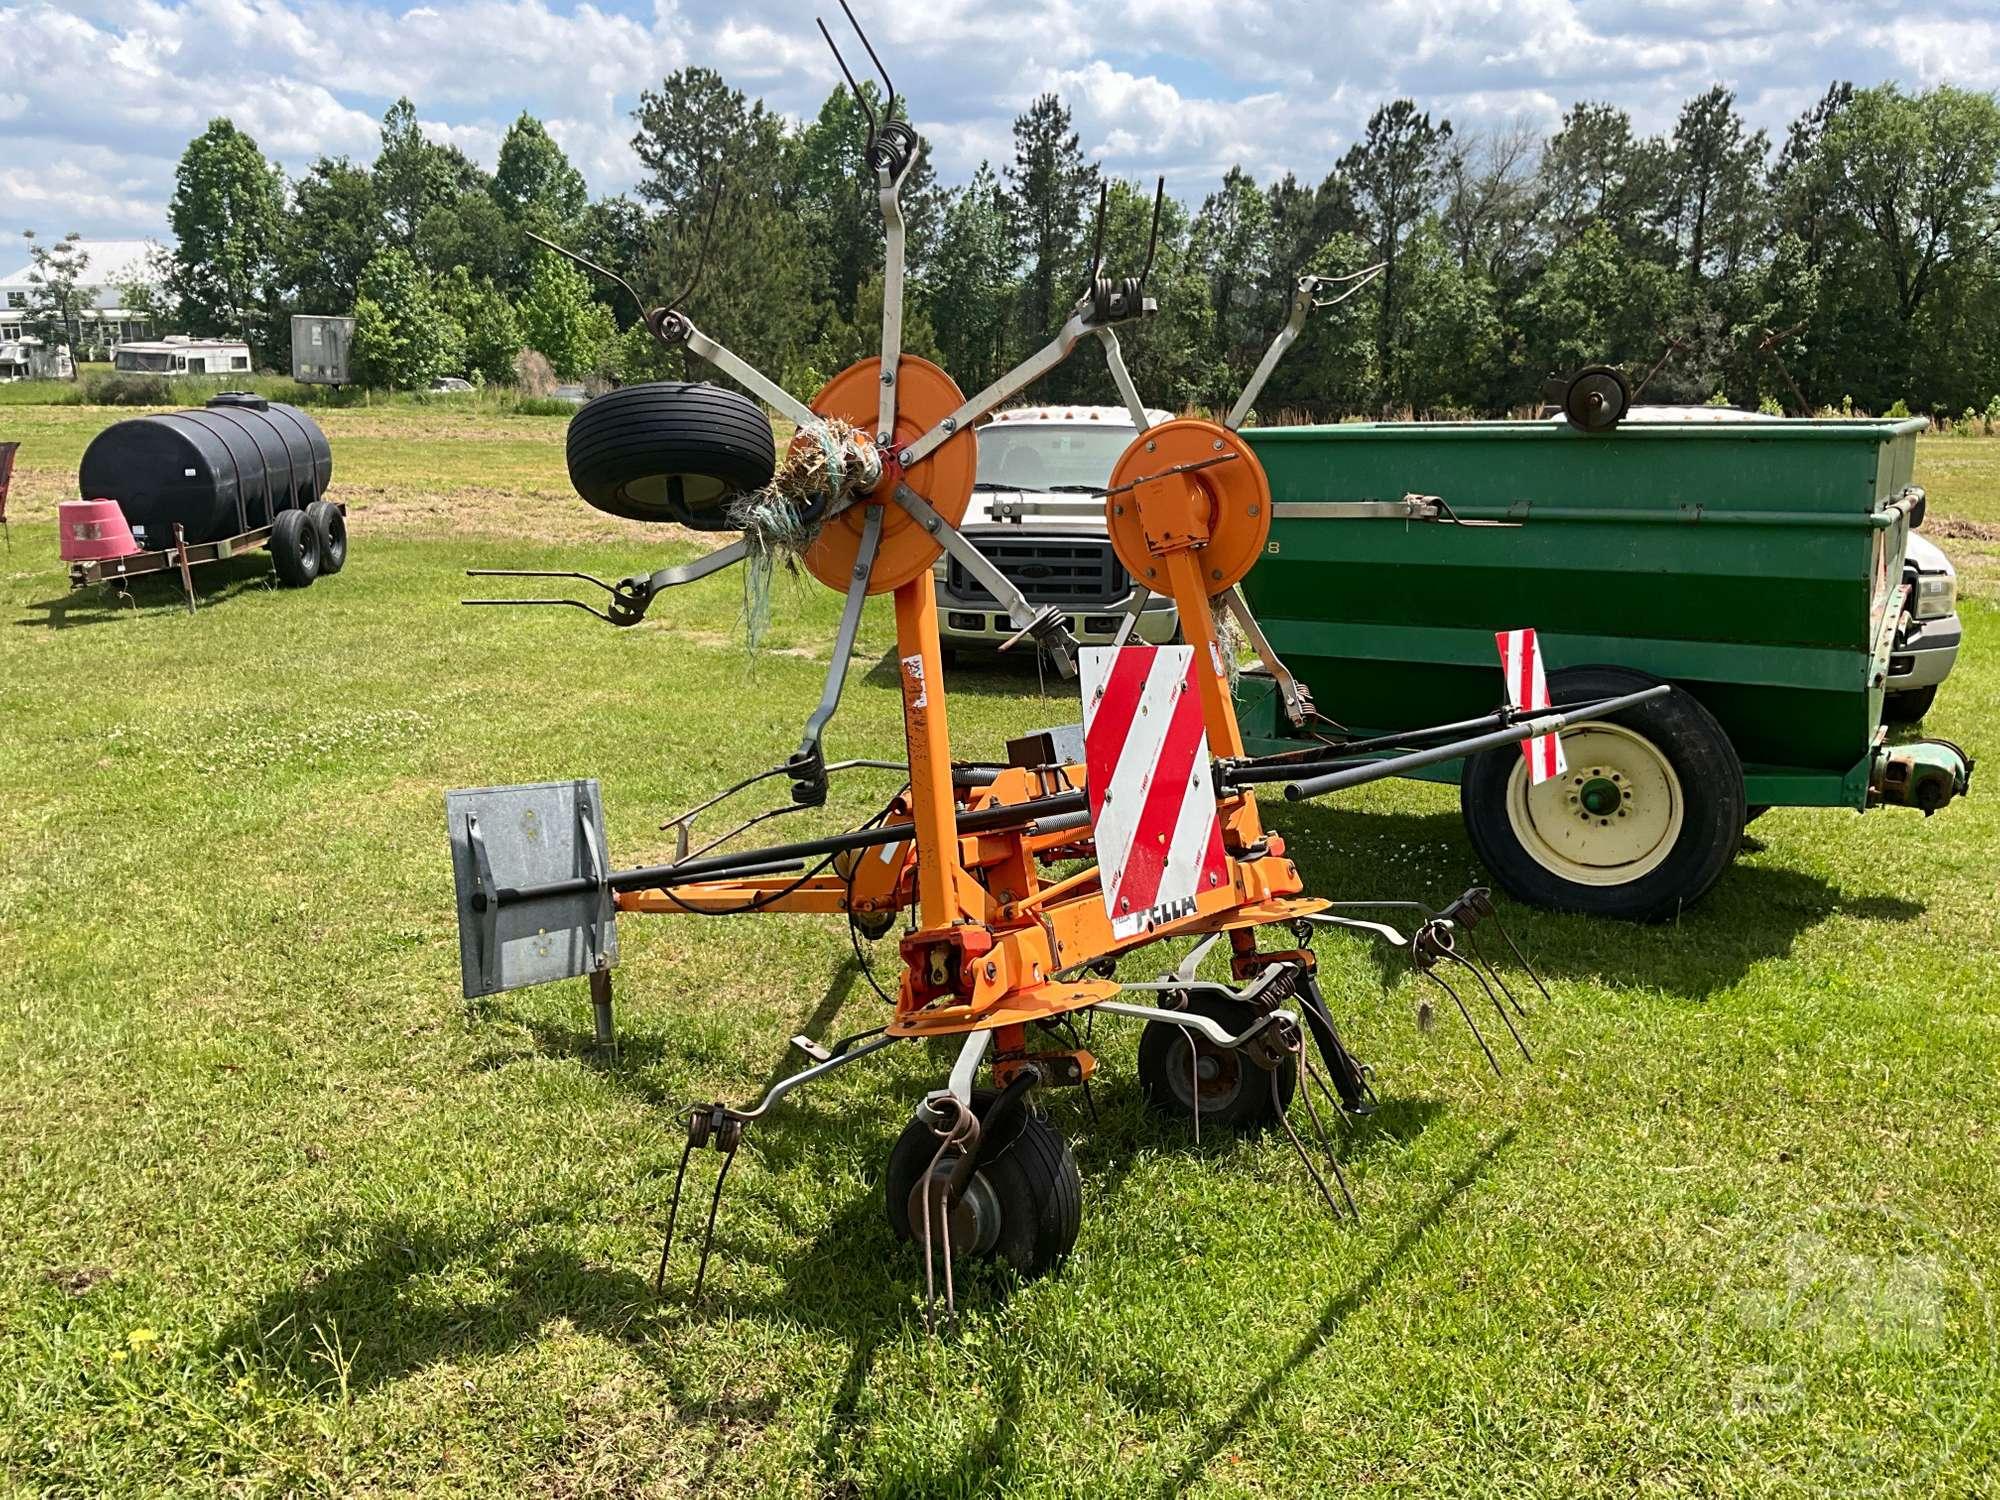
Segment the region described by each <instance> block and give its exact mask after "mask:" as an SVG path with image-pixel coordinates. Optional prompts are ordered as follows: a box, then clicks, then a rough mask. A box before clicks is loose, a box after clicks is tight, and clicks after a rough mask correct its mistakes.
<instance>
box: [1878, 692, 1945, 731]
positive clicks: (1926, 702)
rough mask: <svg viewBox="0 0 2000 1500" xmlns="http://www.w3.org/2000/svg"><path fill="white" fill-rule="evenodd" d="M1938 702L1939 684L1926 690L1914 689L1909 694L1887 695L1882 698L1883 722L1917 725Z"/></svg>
mask: <svg viewBox="0 0 2000 1500" xmlns="http://www.w3.org/2000/svg"><path fill="white" fill-rule="evenodd" d="M1935 702H1937V684H1936V683H1932V684H1931V685H1930V686H1929V687H1926V688H1912V689H1910V691H1909V692H1907V693H1885V694H1883V696H1882V722H1883V723H1885V724H1916V723H1919V722H1921V721H1922V719H1923V717H1924V715H1925V714H1927V713H1929V712H1930V711H1931V705H1932V704H1933V703H1935Z"/></svg>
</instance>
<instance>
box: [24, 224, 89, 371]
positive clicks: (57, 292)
mask: <svg viewBox="0 0 2000 1500" xmlns="http://www.w3.org/2000/svg"><path fill="white" fill-rule="evenodd" d="M22 238H23V239H25V240H26V241H27V242H28V306H27V309H26V312H25V315H24V316H23V317H22V319H21V322H22V326H23V327H24V328H26V329H27V331H28V332H29V333H31V334H32V335H34V337H36V338H38V339H40V340H41V341H42V345H43V347H44V348H45V349H46V350H47V351H48V352H49V353H51V354H53V353H55V351H56V350H57V349H58V348H60V347H63V346H67V347H68V348H69V351H70V353H71V354H72V355H73V356H75V358H76V359H77V360H81V359H82V358H83V312H84V309H85V308H87V307H89V306H90V289H89V288H88V287H86V286H85V285H84V284H83V277H84V275H85V273H86V271H87V270H88V269H89V258H88V257H87V256H86V255H85V254H84V251H83V245H82V236H81V235H79V234H77V233H76V232H75V231H74V230H72V231H70V233H68V234H66V235H64V236H63V237H62V238H61V239H59V240H57V241H56V242H55V243H54V244H53V245H43V244H39V243H37V241H36V239H35V231H34V230H32V229H29V230H24V231H23V232H22ZM70 378H71V379H74V378H76V370H75V368H74V365H72V368H71V370H70Z"/></svg>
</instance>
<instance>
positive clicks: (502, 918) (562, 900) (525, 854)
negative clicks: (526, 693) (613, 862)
mask: <svg viewBox="0 0 2000 1500" xmlns="http://www.w3.org/2000/svg"><path fill="white" fill-rule="evenodd" d="M444 806H445V821H446V823H447V824H448V825H449V827H450V831H451V871H452V878H453V881H454V883H455V884H456V886H457V902H458V957H459V968H460V971H461V973H462V976H463V981H464V988H465V996H466V998H467V999H468V1000H470V999H474V998H476V997H478V996H480V995H493V994H498V993H499V992H500V991H502V990H516V989H520V988H522V987H523V986H524V985H530V984H547V983H548V982H549V981H551V980H556V979H574V978H577V977H579V976H581V975H585V974H588V973H590V972H591V970H592V969H594V968H596V967H597V964H598V960H599V959H600V958H602V959H603V961H604V963H605V964H606V965H607V966H609V965H612V964H615V963H617V961H618V929H617V926H616V924H615V908H614V907H613V906H612V902H611V895H610V891H609V889H608V888H607V887H606V886H604V885H603V884H602V883H601V882H602V881H603V879H604V877H605V876H606V875H607V874H608V873H609V868H608V866H607V864H606V862H605V852H604V851H605V842H604V803H603V801H602V799H601V798H600V797H599V795H598V784H597V782H596V781H594V780H590V781H543V782H535V783H531V784H529V785H526V786H494V787H474V788H466V789H463V790H460V791H455V792H446V793H445V798H444ZM578 876H582V877H586V878H588V879H591V880H593V881H596V882H599V884H597V885H595V886H594V887H593V888H592V889H590V890H587V891H583V892H580V893H578V894H575V895H567V896H550V897H546V898H543V899H540V900H535V901H523V902H520V903H517V904H514V905H510V906H507V907H504V908H501V907H497V906H495V905H494V904H492V902H491V901H490V900H489V901H487V903H486V905H485V910H484V911H481V910H479V909H478V908H476V907H475V906H474V904H473V898H474V896H475V895H477V894H482V893H483V894H485V895H486V896H488V897H490V896H491V894H492V892H493V891H494V890H495V889H496V888H499V887H522V886H530V885H539V884H543V883H545V882H549V881H557V880H572V879H575V878H577V877H578Z"/></svg>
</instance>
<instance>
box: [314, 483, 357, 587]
mask: <svg viewBox="0 0 2000 1500" xmlns="http://www.w3.org/2000/svg"><path fill="white" fill-rule="evenodd" d="M306 519H307V520H309V521H311V522H312V525H313V530H314V531H317V532H318V533H319V576H320V577H322V578H328V577H331V576H332V575H333V574H335V573H338V572H339V571H340V570H341V569H342V568H344V567H346V566H347V517H345V516H343V515H342V514H341V513H340V507H339V506H338V505H335V504H334V503H333V502H332V501H331V500H315V501H313V502H312V504H310V505H308V506H307V507H306Z"/></svg>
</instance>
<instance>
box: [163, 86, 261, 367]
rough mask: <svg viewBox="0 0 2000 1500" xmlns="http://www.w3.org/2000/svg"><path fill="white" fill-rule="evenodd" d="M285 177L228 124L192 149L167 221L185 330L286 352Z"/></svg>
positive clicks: (214, 125) (215, 123)
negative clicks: (280, 325) (282, 288)
mask: <svg viewBox="0 0 2000 1500" xmlns="http://www.w3.org/2000/svg"><path fill="white" fill-rule="evenodd" d="M283 216H284V193H283V177H282V176H281V174H280V173H279V171H278V169H277V168H276V167H274V166H272V165H271V164H270V163H269V162H268V161H266V160H265V159H264V153H263V152H261V151H259V150H258V149H257V143H256V142H255V141H253V140H251V139H250V137H249V136H247V135H245V134H244V133H243V132H242V131H240V130H238V129H237V128H236V126H235V125H233V124H232V123H231V122H230V121H228V120H226V119H219V120H212V121H210V122H209V126H208V129H207V130H205V131H203V132H202V133H201V134H200V135H198V136H196V137H195V138H194V139H193V140H192V141H190V142H189V143H188V147H187V150H186V151H184V152H182V153H181V159H180V165H179V167H178V168H177V169H176V171H175V174H174V196H173V201H172V203H171V204H170V205H169V206H168V210H167V219H168V222H169V223H170V224H172V226H173V231H174V238H175V241H176V244H175V249H174V269H173V273H172V275H171V276H170V278H169V281H168V285H169V289H170V290H171V291H172V292H173V294H174V296H175V298H176V300H177V301H178V303H179V305H180V318H181V323H182V325H183V327H185V328H186V330H187V331H188V332H189V333H194V334H222V335H226V336H229V337H232V338H242V339H246V340H248V341H249V342H250V343H251V344H252V345H253V346H254V347H255V348H256V349H257V350H258V351H259V352H260V353H263V352H268V351H269V350H270V349H272V348H276V347H280V346H281V344H282V342H283V341H282V340H280V339H276V338H275V336H274V331H273V328H272V326H271V319H272V318H273V316H274V315H275V314H276V312H277V306H276V303H277V297H276V294H275V286H274V283H275V281H276V279H277V258H278V254H279V251H280V249H281V248H282V246H283V244H284V229H283Z"/></svg>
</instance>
